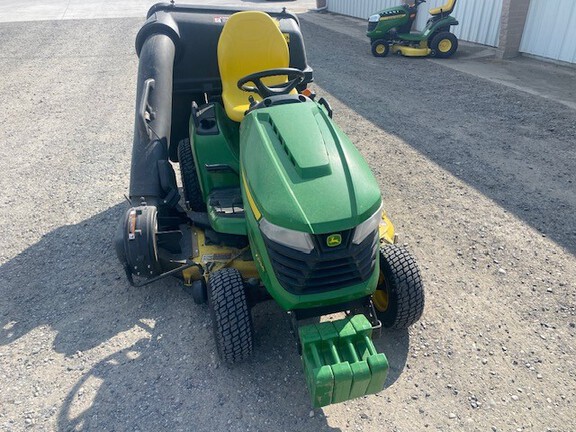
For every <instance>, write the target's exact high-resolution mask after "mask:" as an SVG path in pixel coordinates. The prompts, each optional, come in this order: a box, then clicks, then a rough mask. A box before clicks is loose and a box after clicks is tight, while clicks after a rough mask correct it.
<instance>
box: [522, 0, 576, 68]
mask: <svg viewBox="0 0 576 432" xmlns="http://www.w3.org/2000/svg"><path fill="white" fill-rule="evenodd" d="M520 51H521V52H525V53H528V54H533V55H537V56H540V57H546V58H550V59H554V60H560V61H564V62H569V63H576V1H574V0H532V1H531V2H530V7H529V9H528V17H527V19H526V25H525V26H524V33H523V35H522V42H521V43H520Z"/></svg>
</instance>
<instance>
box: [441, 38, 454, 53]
mask: <svg viewBox="0 0 576 432" xmlns="http://www.w3.org/2000/svg"><path fill="white" fill-rule="evenodd" d="M451 49H452V41H451V40H450V39H442V40H441V41H440V43H439V44H438V51H440V52H443V53H447V52H448V51H450V50H451Z"/></svg>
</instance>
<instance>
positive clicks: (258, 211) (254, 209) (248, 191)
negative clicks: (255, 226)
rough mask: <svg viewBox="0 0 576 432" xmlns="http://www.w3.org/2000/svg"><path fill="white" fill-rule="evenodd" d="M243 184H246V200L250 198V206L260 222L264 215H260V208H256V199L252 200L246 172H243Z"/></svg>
mask: <svg viewBox="0 0 576 432" xmlns="http://www.w3.org/2000/svg"><path fill="white" fill-rule="evenodd" d="M242 183H243V184H244V191H245V192H246V198H248V204H250V208H251V209H252V213H254V217H255V218H256V220H257V221H259V220H260V218H261V217H262V213H260V210H258V207H256V203H255V202H254V198H252V194H251V193H250V188H249V187H248V182H247V181H246V176H245V175H244V171H242Z"/></svg>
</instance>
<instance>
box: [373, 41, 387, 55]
mask: <svg viewBox="0 0 576 432" xmlns="http://www.w3.org/2000/svg"><path fill="white" fill-rule="evenodd" d="M389 52H390V45H389V44H388V42H386V41H385V40H384V39H377V40H375V41H374V42H372V55H373V56H374V57H386V56H387V55H388V53H389Z"/></svg>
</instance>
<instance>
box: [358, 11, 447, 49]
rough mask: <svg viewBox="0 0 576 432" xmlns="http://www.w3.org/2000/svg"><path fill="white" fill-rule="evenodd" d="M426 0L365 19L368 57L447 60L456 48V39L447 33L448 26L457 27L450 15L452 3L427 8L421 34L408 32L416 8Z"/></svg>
mask: <svg viewBox="0 0 576 432" xmlns="http://www.w3.org/2000/svg"><path fill="white" fill-rule="evenodd" d="M425 2H426V0H415V3H414V4H413V5H407V4H404V5H401V6H396V7H391V8H388V9H384V10H383V11H380V12H378V13H377V14H374V15H372V16H371V17H370V18H369V19H368V32H367V33H366V36H368V37H369V38H370V43H371V46H372V54H373V55H374V56H376V57H386V56H387V55H388V53H389V52H390V51H392V54H401V55H404V56H408V57H425V56H431V57H439V58H448V57H450V56H452V55H453V54H454V53H455V52H456V50H457V49H458V39H457V38H456V36H455V35H454V33H451V32H450V26H454V25H458V21H457V20H456V18H454V17H453V16H451V15H450V14H451V13H452V12H453V11H454V7H455V6H456V0H448V1H447V3H446V4H445V5H443V6H440V7H437V8H434V9H430V15H432V16H431V17H430V19H428V22H427V23H426V27H425V28H424V30H423V31H422V32H411V31H410V30H411V28H412V24H413V22H414V20H415V19H416V13H417V12H418V6H420V4H422V3H425Z"/></svg>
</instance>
